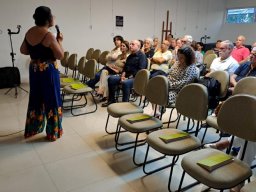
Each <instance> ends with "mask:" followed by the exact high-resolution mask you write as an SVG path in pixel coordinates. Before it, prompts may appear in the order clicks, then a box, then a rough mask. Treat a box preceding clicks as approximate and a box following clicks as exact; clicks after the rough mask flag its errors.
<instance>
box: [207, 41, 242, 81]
mask: <svg viewBox="0 0 256 192" xmlns="http://www.w3.org/2000/svg"><path fill="white" fill-rule="evenodd" d="M233 48H234V45H233V43H232V42H231V41H229V40H226V41H222V42H221V44H220V52H219V57H217V58H216V59H214V60H213V62H212V64H211V67H210V72H208V73H207V74H206V75H205V76H206V77H209V75H210V73H212V72H213V71H219V70H220V71H227V72H228V73H229V74H230V75H232V74H233V73H234V72H235V70H236V69H237V68H238V66H239V64H238V62H237V61H236V60H235V59H234V58H233V57H232V56H231V52H232V50H233Z"/></svg>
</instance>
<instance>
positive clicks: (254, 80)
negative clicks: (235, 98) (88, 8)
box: [233, 77, 256, 96]
mask: <svg viewBox="0 0 256 192" xmlns="http://www.w3.org/2000/svg"><path fill="white" fill-rule="evenodd" d="M239 93H245V94H249V95H255V96H256V77H245V78H243V79H241V80H240V81H238V83H237V84H236V86H235V88H234V91H233V95H236V94H239Z"/></svg>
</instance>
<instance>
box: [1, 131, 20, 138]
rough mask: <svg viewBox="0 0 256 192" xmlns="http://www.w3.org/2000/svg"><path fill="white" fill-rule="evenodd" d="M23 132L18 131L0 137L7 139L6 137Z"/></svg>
mask: <svg viewBox="0 0 256 192" xmlns="http://www.w3.org/2000/svg"><path fill="white" fill-rule="evenodd" d="M23 131H24V130H21V131H18V132H14V133H10V134H7V135H0V137H8V136H11V135H15V134H18V133H21V132H23Z"/></svg>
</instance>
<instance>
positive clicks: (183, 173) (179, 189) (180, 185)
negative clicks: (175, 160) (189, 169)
mask: <svg viewBox="0 0 256 192" xmlns="http://www.w3.org/2000/svg"><path fill="white" fill-rule="evenodd" d="M185 173H186V172H185V171H184V170H183V172H182V176H181V179H180V184H179V188H178V190H177V192H180V191H181V187H182V183H183V180H184V177H185Z"/></svg>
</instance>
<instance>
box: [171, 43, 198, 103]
mask: <svg viewBox="0 0 256 192" xmlns="http://www.w3.org/2000/svg"><path fill="white" fill-rule="evenodd" d="M177 57H178V61H177V62H175V63H174V64H173V65H172V67H171V68H170V70H169V73H168V76H167V77H168V80H169V104H171V103H174V102H175V100H176V96H177V95H178V93H179V91H180V90H181V89H182V88H183V87H184V86H185V85H187V84H189V83H191V82H192V81H193V80H194V79H195V78H197V77H198V75H199V74H198V70H197V68H196V65H195V53H194V50H193V49H192V48H191V47H190V46H183V47H182V48H180V49H178V52H177Z"/></svg>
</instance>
